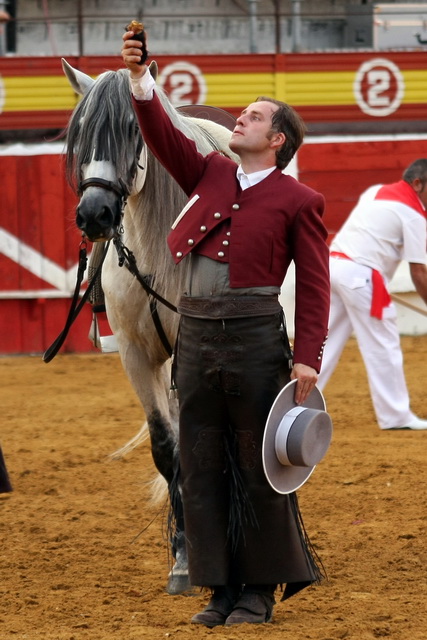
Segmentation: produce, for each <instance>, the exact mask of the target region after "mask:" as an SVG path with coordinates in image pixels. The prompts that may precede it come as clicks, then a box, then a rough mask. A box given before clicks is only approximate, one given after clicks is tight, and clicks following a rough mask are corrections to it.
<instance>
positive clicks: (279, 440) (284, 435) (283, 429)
mask: <svg viewBox="0 0 427 640" xmlns="http://www.w3.org/2000/svg"><path fill="white" fill-rule="evenodd" d="M303 411H307V408H306V407H293V409H290V410H289V411H288V412H287V413H285V415H284V416H283V418H282V420H281V421H280V424H279V426H278V427H277V431H276V437H275V447H276V456H277V459H278V460H279V462H280V463H281V464H283V465H287V466H291V465H292V463H291V461H290V460H289V458H288V436H289V432H290V430H291V428H292V425H293V424H294V422H295V420H296V419H297V417H298V416H299V415H300V414H301V413H302V412H303Z"/></svg>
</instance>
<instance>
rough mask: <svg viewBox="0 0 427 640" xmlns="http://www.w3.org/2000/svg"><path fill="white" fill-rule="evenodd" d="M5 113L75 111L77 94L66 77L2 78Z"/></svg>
mask: <svg viewBox="0 0 427 640" xmlns="http://www.w3.org/2000/svg"><path fill="white" fill-rule="evenodd" d="M2 82H3V86H4V94H5V96H4V97H5V102H4V105H3V111H52V110H56V109H57V110H63V109H74V107H75V106H76V104H77V102H78V98H76V94H75V93H74V91H73V89H72V88H71V86H70V84H69V82H68V80H67V78H66V77H65V76H16V77H4V76H3V77H2Z"/></svg>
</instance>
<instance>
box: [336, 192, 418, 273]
mask: <svg viewBox="0 0 427 640" xmlns="http://www.w3.org/2000/svg"><path fill="white" fill-rule="evenodd" d="M381 186H382V185H375V186H374V187H370V188H369V189H367V190H366V191H365V192H364V193H363V194H362V195H361V197H360V199H359V201H358V203H357V205H356V207H355V208H354V209H353V211H352V212H351V214H350V215H349V217H348V218H347V220H346V222H345V223H344V225H343V226H342V227H341V229H340V231H339V232H338V233H337V235H336V236H335V238H334V240H333V242H332V243H331V251H339V252H341V253H345V254H346V255H347V256H348V257H349V258H351V259H352V260H354V262H357V263H359V264H363V265H366V266H367V267H371V268H372V269H376V270H377V271H379V272H380V273H381V274H382V275H383V276H384V277H385V278H386V279H387V280H389V281H390V280H391V278H392V277H393V275H394V272H395V271H396V269H397V267H398V265H399V263H400V262H401V261H402V260H406V261H408V262H414V263H418V264H424V263H425V261H426V242H427V226H426V219H425V218H424V216H422V215H421V214H420V213H418V211H415V209H412V207H409V206H408V205H406V204H403V203H401V202H395V201H391V200H375V199H374V198H375V196H376V194H377V192H378V190H379V189H380V187H381Z"/></svg>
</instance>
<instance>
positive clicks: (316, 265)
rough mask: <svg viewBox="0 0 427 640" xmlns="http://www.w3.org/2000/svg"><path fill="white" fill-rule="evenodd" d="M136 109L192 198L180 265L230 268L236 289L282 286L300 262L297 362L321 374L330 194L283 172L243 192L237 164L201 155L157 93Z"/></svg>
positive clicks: (177, 236)
mask: <svg viewBox="0 0 427 640" xmlns="http://www.w3.org/2000/svg"><path fill="white" fill-rule="evenodd" d="M134 107H135V111H136V114H137V117H138V121H139V125H140V128H141V131H142V135H143V137H144V140H145V142H146V143H147V145H148V147H149V148H150V149H151V151H152V152H153V153H154V155H155V156H156V157H157V158H158V159H159V160H160V162H161V163H162V164H163V165H164V167H165V168H166V169H167V171H168V172H169V173H170V174H171V175H172V176H173V177H174V178H175V180H176V181H177V182H178V184H179V185H180V186H181V188H182V189H183V190H184V192H185V193H186V194H187V195H188V196H189V201H188V203H187V205H186V206H185V207H184V209H183V210H182V212H181V213H180V214H179V215H178V217H177V218H176V220H175V222H174V223H173V225H172V230H171V232H170V234H169V236H168V244H169V247H170V249H171V251H172V255H173V257H174V260H175V261H176V262H179V261H180V260H182V259H183V258H184V257H185V256H186V255H187V254H188V253H190V251H193V252H197V253H199V254H202V255H204V256H207V257H209V258H213V259H214V260H219V261H221V262H229V269H230V287H262V286H269V285H275V286H278V287H280V286H281V285H282V283H283V280H284V278H285V275H286V272H287V269H288V267H289V264H290V262H291V261H292V260H294V262H295V267H296V292H295V295H296V308H295V340H294V362H299V363H303V364H306V365H309V366H312V367H314V368H315V369H316V370H317V371H318V370H319V368H320V363H321V358H322V352H323V346H324V343H325V340H326V335H327V326H328V317H329V291H330V288H329V250H328V247H327V245H326V237H327V232H326V229H325V227H324V225H323V222H322V215H323V210H324V199H323V196H322V195H320V194H319V193H317V192H316V191H313V190H312V189H310V188H309V187H307V186H305V185H302V184H300V183H299V182H298V181H297V180H295V179H294V178H292V177H291V176H288V175H284V174H283V173H282V172H281V170H280V169H276V170H275V171H273V172H272V173H271V174H270V175H269V176H268V177H267V178H265V179H264V180H262V181H261V182H260V183H259V184H257V185H255V186H253V187H250V188H249V189H245V190H244V191H242V189H241V188H240V185H239V181H238V179H237V177H236V169H237V167H236V164H235V163H234V162H233V161H232V160H230V159H229V158H226V157H224V156H223V155H221V154H220V153H217V152H212V153H210V154H209V155H207V156H206V157H205V156H203V155H202V154H200V153H199V152H198V151H197V149H196V146H195V143H194V142H193V141H192V140H189V139H188V138H187V137H186V136H185V135H184V134H183V133H182V132H181V131H179V130H177V129H176V128H175V127H174V126H173V125H172V123H171V121H170V119H169V117H168V116H167V114H166V113H165V111H164V110H163V107H162V105H161V103H160V101H159V99H158V97H157V96H156V94H154V98H153V99H152V100H147V101H136V100H134Z"/></svg>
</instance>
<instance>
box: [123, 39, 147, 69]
mask: <svg viewBox="0 0 427 640" xmlns="http://www.w3.org/2000/svg"><path fill="white" fill-rule="evenodd" d="M133 35H134V33H133V31H126V32H125V33H124V34H123V47H122V58H123V62H124V63H125V65H126V66H127V68H128V69H129V71H130V75H131V77H132V78H134V79H135V80H136V79H137V78H142V76H143V75H144V73H145V72H146V71H147V66H146V65H142V66H141V65H140V64H139V62H140V60H141V55H142V42H140V41H139V40H132V37H133Z"/></svg>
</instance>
